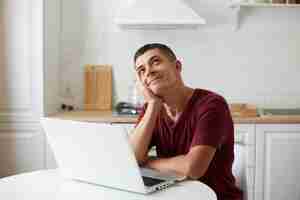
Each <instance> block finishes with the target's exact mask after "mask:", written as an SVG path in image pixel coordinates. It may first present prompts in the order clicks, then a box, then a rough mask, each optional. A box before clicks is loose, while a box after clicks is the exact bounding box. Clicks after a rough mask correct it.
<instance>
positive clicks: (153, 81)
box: [148, 77, 161, 85]
mask: <svg viewBox="0 0 300 200" xmlns="http://www.w3.org/2000/svg"><path fill="white" fill-rule="evenodd" d="M160 79H161V77H157V78H155V79H153V80H151V81H150V82H149V84H148V85H151V84H152V83H155V82H156V81H157V80H160Z"/></svg>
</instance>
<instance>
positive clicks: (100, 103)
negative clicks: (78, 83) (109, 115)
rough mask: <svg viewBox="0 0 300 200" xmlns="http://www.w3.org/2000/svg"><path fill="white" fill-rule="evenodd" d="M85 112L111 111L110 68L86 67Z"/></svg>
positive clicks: (105, 66) (100, 66)
mask: <svg viewBox="0 0 300 200" xmlns="http://www.w3.org/2000/svg"><path fill="white" fill-rule="evenodd" d="M84 81H85V96H84V108H85V110H112V66H111V65H86V66H85V72H84Z"/></svg>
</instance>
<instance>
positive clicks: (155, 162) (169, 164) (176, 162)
mask: <svg viewBox="0 0 300 200" xmlns="http://www.w3.org/2000/svg"><path fill="white" fill-rule="evenodd" d="M146 167H149V168H151V169H156V170H158V171H162V172H170V171H171V172H175V173H176V174H178V175H179V176H189V165H188V162H187V161H186V156H185V155H180V156H175V157H171V158H150V159H149V160H148V161H147V163H146Z"/></svg>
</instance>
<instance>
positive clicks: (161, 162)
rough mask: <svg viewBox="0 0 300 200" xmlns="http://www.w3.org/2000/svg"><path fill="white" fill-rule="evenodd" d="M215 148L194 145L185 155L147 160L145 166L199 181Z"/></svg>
mask: <svg viewBox="0 0 300 200" xmlns="http://www.w3.org/2000/svg"><path fill="white" fill-rule="evenodd" d="M215 152H216V148H214V147H212V146H208V145H196V146H194V147H192V148H191V149H190V151H189V152H188V153H187V154H186V155H179V156H175V157H171V158H157V159H151V160H148V161H147V163H146V166H147V167H149V168H152V169H156V170H159V171H165V172H168V171H173V172H175V173H177V174H178V175H181V176H186V177H188V178H191V179H199V178H200V177H202V176H203V175H204V174H205V172H206V171H207V169H208V166H209V164H210V162H211V161H212V159H213V157H214V155H215Z"/></svg>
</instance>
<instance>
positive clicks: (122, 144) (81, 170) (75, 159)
mask: <svg viewBox="0 0 300 200" xmlns="http://www.w3.org/2000/svg"><path fill="white" fill-rule="evenodd" d="M41 123H42V125H43V127H44V130H45V133H46V136H47V139H48V141H49V144H50V147H51V148H52V150H53V153H54V156H55V158H56V161H57V163H58V166H59V168H60V172H61V174H62V176H64V177H67V178H72V179H78V180H81V181H86V182H89V183H94V184H98V185H102V186H108V187H113V188H118V189H123V190H128V191H133V192H142V193H145V192H147V191H146V188H145V186H144V183H143V180H142V178H141V174H140V170H139V167H138V164H137V162H136V159H135V156H134V153H133V150H132V149H131V147H130V145H129V143H128V138H127V137H128V136H127V134H126V131H124V130H123V128H122V127H121V126H118V125H111V124H108V123H106V124H105V123H91V122H78V121H71V120H61V119H54V118H42V120H41Z"/></svg>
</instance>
